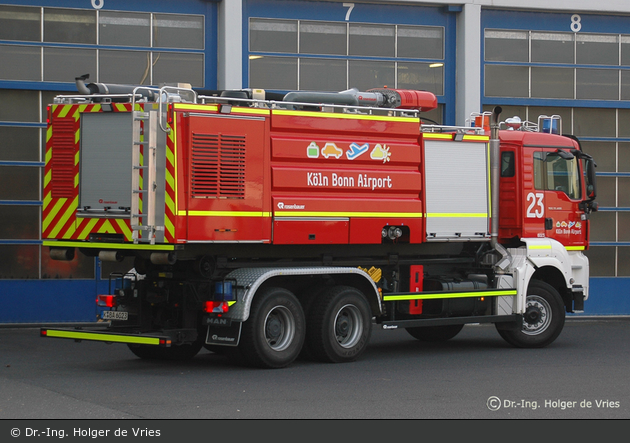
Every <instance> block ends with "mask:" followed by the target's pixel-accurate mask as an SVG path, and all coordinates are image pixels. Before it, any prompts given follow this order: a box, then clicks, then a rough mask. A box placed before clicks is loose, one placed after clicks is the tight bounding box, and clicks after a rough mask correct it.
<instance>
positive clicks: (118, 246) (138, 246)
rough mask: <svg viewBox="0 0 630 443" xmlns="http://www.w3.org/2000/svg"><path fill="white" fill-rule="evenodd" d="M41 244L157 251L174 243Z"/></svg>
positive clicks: (44, 242) (47, 243) (166, 249)
mask: <svg viewBox="0 0 630 443" xmlns="http://www.w3.org/2000/svg"><path fill="white" fill-rule="evenodd" d="M42 245H43V246H50V247H53V248H91V249H146V250H157V251H172V250H174V249H175V246H174V245H148V244H147V245H145V244H142V243H137V244H135V243H134V244H132V243H88V242H80V241H76V242H75V241H53V240H48V241H46V240H44V241H43V242H42Z"/></svg>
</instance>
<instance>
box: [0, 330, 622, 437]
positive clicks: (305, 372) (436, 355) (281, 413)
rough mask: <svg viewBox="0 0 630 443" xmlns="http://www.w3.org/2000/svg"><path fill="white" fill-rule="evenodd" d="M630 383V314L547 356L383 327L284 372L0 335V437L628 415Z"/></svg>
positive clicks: (205, 357)
mask: <svg viewBox="0 0 630 443" xmlns="http://www.w3.org/2000/svg"><path fill="white" fill-rule="evenodd" d="M629 375H630V318H592V319H589V318H581V319H575V320H573V319H569V320H567V323H566V325H565V328H564V330H563V332H562V334H561V335H560V337H559V338H558V339H557V340H556V341H555V342H554V343H552V344H551V345H549V346H548V347H546V348H543V349H517V348H513V347H511V346H510V345H508V344H507V343H505V342H504V341H503V339H501V337H500V336H499V335H498V333H497V331H496V330H495V328H494V326H492V325H468V326H466V327H464V329H463V330H462V332H461V333H460V334H459V335H458V336H457V337H455V338H454V339H452V340H450V341H448V342H445V343H439V344H434V343H423V342H419V341H417V340H415V339H414V338H412V337H411V336H410V335H408V334H407V333H406V331H404V330H382V329H379V328H377V327H376V326H375V327H374V329H373V333H372V338H371V341H370V345H369V347H368V349H367V351H366V352H365V353H364V354H363V355H362V356H361V358H360V359H359V360H358V361H356V362H352V363H346V364H324V363H316V362H310V361H297V362H295V363H294V364H293V365H291V366H290V367H288V368H284V369H278V370H262V369H252V368H245V367H240V366H238V365H235V364H234V363H233V362H231V361H230V360H229V359H228V358H226V357H225V356H223V355H219V354H214V353H211V352H209V351H206V350H205V349H204V350H202V351H201V353H200V354H198V355H197V356H196V357H195V358H194V359H192V360H190V361H186V362H166V361H145V360H141V359H138V358H137V357H135V356H134V355H133V354H132V353H131V352H130V351H129V350H128V349H127V347H126V345H121V344H113V345H108V344H104V343H95V342H81V343H75V342H73V341H70V340H61V339H50V338H41V337H40V336H39V330H38V329H36V328H25V329H0V435H2V433H5V432H6V433H8V432H9V429H11V430H13V429H17V430H18V431H19V432H20V433H21V434H20V437H19V439H25V438H28V437H27V436H26V433H28V432H30V433H31V434H33V432H34V431H33V429H35V428H36V427H35V426H34V425H32V423H37V424H38V426H37V427H38V428H40V431H38V432H40V434H38V435H39V437H40V438H39V440H41V439H42V437H43V438H46V437H53V438H59V437H60V436H59V434H58V433H57V435H49V434H50V432H51V431H55V430H57V431H58V432H59V431H63V432H64V435H63V437H73V434H72V432H74V431H75V430H76V428H77V426H76V425H75V423H74V422H73V420H79V424H85V423H93V422H92V420H95V421H96V422H94V423H99V424H101V425H102V426H108V427H109V428H108V429H110V435H108V436H111V435H113V433H114V432H115V431H116V427H117V426H118V425H117V424H119V423H124V425H125V426H128V425H130V424H131V423H137V422H136V420H141V421H140V423H142V426H141V428H142V429H145V428H146V429H145V430H146V431H147V432H149V431H150V429H149V428H148V427H147V426H149V427H151V426H153V427H159V426H167V425H169V426H170V425H174V426H175V427H177V426H181V425H182V424H184V423H188V424H190V423H191V420H199V421H200V423H206V420H213V421H214V423H216V422H217V421H220V420H235V419H249V420H269V419H271V420H298V419H302V420H304V419H307V420H308V419H326V420H340V419H343V420H366V419H369V420H385V419H390V420H391V419H396V420H400V419H405V420H410V419H411V420H415V419H483V420H485V419H493V420H494V419H543V420H555V419H560V420H600V419H628V418H630V381H629ZM41 420H52V421H50V422H49V421H44V422H42V421H41ZM85 420H87V422H86V421H85ZM51 423H52V425H51ZM384 423H385V422H383V424H384ZM44 425H45V427H43V428H42V426H44ZM186 426H188V425H186ZM62 428H63V429H62ZM79 428H80V426H79ZM28 429H30V431H29V430H28ZM41 429H48V431H47V432H48V433H49V434H41V432H42V431H41ZM137 429H140V428H138V427H137ZM158 430H159V429H158ZM127 431H128V432H131V428H129V429H127ZM154 431H155V429H154ZM80 432H81V429H79V434H77V435H75V436H74V437H85V438H90V439H93V438H100V436H96V437H92V436H89V435H81V433H80ZM161 432H162V436H164V434H165V432H166V431H165V430H162V431H161ZM32 436H35V435H32ZM145 437H146V436H145ZM154 437H155V436H154ZM158 437H159V436H158ZM5 441H6V440H5Z"/></svg>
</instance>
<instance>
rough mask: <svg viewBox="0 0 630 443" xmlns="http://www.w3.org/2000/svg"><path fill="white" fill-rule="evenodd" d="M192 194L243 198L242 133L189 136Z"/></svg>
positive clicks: (196, 195)
mask: <svg viewBox="0 0 630 443" xmlns="http://www.w3.org/2000/svg"><path fill="white" fill-rule="evenodd" d="M191 193H192V197H193V198H239V199H243V198H245V137H244V136H237V135H226V134H198V133H193V137H192V174H191Z"/></svg>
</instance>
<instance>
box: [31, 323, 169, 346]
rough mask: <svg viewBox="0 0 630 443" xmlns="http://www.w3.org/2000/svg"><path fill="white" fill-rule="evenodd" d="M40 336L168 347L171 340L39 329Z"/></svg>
mask: <svg viewBox="0 0 630 443" xmlns="http://www.w3.org/2000/svg"><path fill="white" fill-rule="evenodd" d="M40 336H41V337H46V338H66V339H70V340H78V341H81V340H88V341H100V342H104V343H127V344H136V345H151V346H161V347H170V346H171V344H172V338H171V337H169V336H167V335H158V334H124V333H112V332H96V331H87V330H82V329H53V328H41V329H40Z"/></svg>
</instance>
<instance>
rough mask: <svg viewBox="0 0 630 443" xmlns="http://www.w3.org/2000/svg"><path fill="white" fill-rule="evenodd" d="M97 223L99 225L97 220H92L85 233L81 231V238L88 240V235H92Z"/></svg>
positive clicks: (84, 230) (88, 223)
mask: <svg viewBox="0 0 630 443" xmlns="http://www.w3.org/2000/svg"><path fill="white" fill-rule="evenodd" d="M97 223H98V219H97V218H91V219H90V220H89V221H88V222H87V224H86V226H85V228H84V229H83V231H81V233H80V234H79V238H88V235H90V233H91V232H92V229H93V228H94V226H96V224H97Z"/></svg>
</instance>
